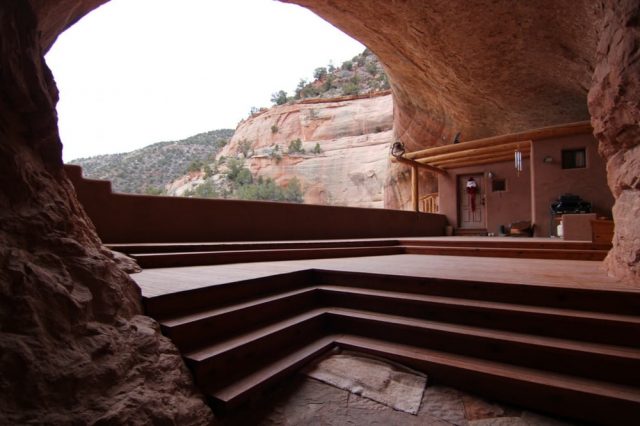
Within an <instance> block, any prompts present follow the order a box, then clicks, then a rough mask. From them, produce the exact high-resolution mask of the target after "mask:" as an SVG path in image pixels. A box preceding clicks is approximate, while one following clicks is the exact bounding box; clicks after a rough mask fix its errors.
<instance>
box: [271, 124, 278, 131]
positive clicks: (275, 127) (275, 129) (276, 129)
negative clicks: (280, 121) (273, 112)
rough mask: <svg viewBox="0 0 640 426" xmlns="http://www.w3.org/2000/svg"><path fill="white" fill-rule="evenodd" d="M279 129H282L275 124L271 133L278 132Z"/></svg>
mask: <svg viewBox="0 0 640 426" xmlns="http://www.w3.org/2000/svg"><path fill="white" fill-rule="evenodd" d="M278 130H280V129H279V128H278V126H276V125H275V124H274V125H273V126H271V133H278Z"/></svg>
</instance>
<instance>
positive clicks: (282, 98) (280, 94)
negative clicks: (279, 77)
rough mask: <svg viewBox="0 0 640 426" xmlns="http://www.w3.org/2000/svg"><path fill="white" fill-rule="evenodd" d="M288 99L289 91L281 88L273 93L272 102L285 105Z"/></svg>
mask: <svg viewBox="0 0 640 426" xmlns="http://www.w3.org/2000/svg"><path fill="white" fill-rule="evenodd" d="M288 100H289V98H288V97H287V92H285V91H284V90H279V91H277V92H275V93H273V94H272V95H271V102H273V104H274V105H284V104H286V103H287V101H288Z"/></svg>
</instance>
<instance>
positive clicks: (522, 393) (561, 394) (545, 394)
mask: <svg viewBox="0 0 640 426" xmlns="http://www.w3.org/2000/svg"><path fill="white" fill-rule="evenodd" d="M338 344H339V346H341V347H342V348H344V349H350V350H354V351H362V352H367V353H370V354H372V355H376V356H380V357H384V358H388V359H391V360H394V361H396V362H399V363H401V364H404V365H407V366H409V367H412V368H415V369H416V370H419V371H423V372H425V373H426V374H427V375H428V376H429V379H430V380H432V381H436V382H442V383H446V384H447V385H448V386H453V387H457V388H459V389H461V390H466V391H468V392H472V393H476V394H479V395H483V396H484V397H487V398H494V399H496V400H499V401H504V402H510V403H513V404H515V405H520V406H524V407H536V409H537V410H539V411H542V412H546V413H549V414H551V415H556V416H564V417H571V418H575V419H578V420H583V421H586V422H588V423H594V422H595V423H601V424H610V425H623V424H624V425H627V424H629V425H630V424H640V405H639V404H636V403H633V402H629V401H627V400H622V399H617V398H611V397H607V396H602V395H594V394H585V393H583V392H579V391H575V390H570V389H561V388H556V387H552V386H548V385H545V384H541V383H533V382H529V381H522V380H520V379H519V378H518V377H503V376H494V375H492V374H488V373H485V372H479V371H474V370H467V369H461V368H457V367H455V366H451V365H447V364H444V363H440V362H436V361H427V360H424V359H418V358H413V357H410V356H407V355H401V354H395V353H392V352H386V351H379V350H376V349H373V348H369V347H365V346H362V345H354V344H350V343H347V342H338Z"/></svg>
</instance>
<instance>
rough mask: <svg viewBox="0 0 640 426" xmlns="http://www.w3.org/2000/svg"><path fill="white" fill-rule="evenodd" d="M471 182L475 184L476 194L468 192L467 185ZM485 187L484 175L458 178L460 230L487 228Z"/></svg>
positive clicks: (460, 176)
mask: <svg viewBox="0 0 640 426" xmlns="http://www.w3.org/2000/svg"><path fill="white" fill-rule="evenodd" d="M470 181H473V182H475V185H476V190H475V194H474V193H473V191H468V190H467V184H468V182H470ZM484 186H485V185H484V180H483V175H482V174H472V175H459V176H458V226H459V227H460V228H465V229H473V228H486V227H487V224H486V206H485V188H484Z"/></svg>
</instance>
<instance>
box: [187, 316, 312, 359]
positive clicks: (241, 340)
mask: <svg viewBox="0 0 640 426" xmlns="http://www.w3.org/2000/svg"><path fill="white" fill-rule="evenodd" d="M324 313H325V310H324V309H322V308H316V309H311V310H309V311H306V312H304V313H302V314H298V315H294V316H291V317H288V318H286V319H284V320H280V321H277V322H274V323H271V324H268V325H264V326H262V327H257V328H253V329H251V330H250V331H247V332H245V333H242V334H237V335H235V336H233V337H231V338H229V339H226V340H222V341H218V342H215V343H213V344H208V345H206V346H203V347H200V348H198V349H196V350H193V351H189V352H186V353H184V354H183V356H184V357H185V358H187V359H189V360H192V361H196V362H197V361H203V360H206V359H209V358H212V357H214V356H216V355H219V354H220V353H223V352H226V351H229V350H232V349H235V348H238V347H241V346H243V345H246V344H248V343H249V342H253V341H256V340H258V339H262V338H265V337H266V336H268V335H269V334H272V333H276V332H278V331H282V330H286V329H287V328H289V327H292V326H294V325H296V324H299V323H301V322H303V321H306V320H309V319H312V318H315V317H318V316H320V315H323V314H324Z"/></svg>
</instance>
